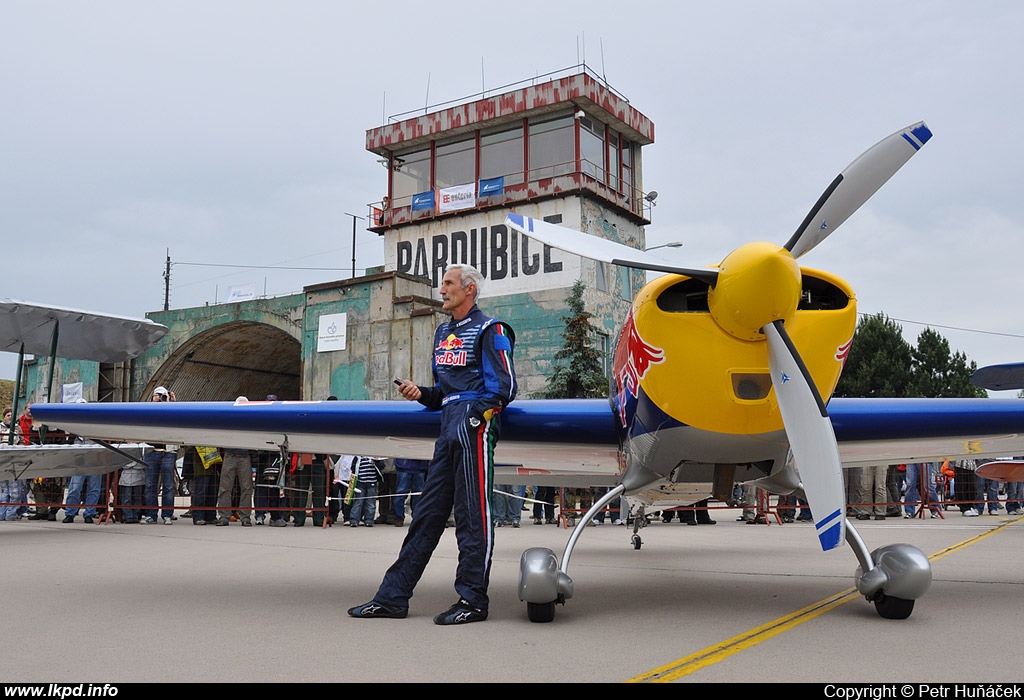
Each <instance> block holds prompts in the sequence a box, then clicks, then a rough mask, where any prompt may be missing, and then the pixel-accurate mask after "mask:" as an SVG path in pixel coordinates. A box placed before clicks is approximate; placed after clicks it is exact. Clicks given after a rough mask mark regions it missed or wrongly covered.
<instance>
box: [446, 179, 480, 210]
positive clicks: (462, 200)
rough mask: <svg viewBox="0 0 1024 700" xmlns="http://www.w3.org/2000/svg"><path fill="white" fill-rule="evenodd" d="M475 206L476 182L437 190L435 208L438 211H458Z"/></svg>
mask: <svg viewBox="0 0 1024 700" xmlns="http://www.w3.org/2000/svg"><path fill="white" fill-rule="evenodd" d="M475 206H476V183H475V182H471V183H469V184H468V185H456V186H455V187H446V188H444V189H443V190H438V197H437V210H438V211H439V212H445V211H458V210H459V209H469V208H470V207H475Z"/></svg>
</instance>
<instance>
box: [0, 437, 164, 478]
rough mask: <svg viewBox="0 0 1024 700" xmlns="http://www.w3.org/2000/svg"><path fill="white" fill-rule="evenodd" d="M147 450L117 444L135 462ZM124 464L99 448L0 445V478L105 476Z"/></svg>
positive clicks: (104, 449) (135, 445)
mask: <svg viewBox="0 0 1024 700" xmlns="http://www.w3.org/2000/svg"><path fill="white" fill-rule="evenodd" d="M147 447H148V445H142V444H132V445H117V449H119V450H120V451H122V452H124V453H126V454H128V455H131V456H133V457H135V458H137V459H142V455H143V454H144V453H145V450H146V448H147ZM128 461H129V460H128V459H126V458H125V457H122V456H119V455H118V454H117V453H115V452H112V451H111V450H109V449H107V448H106V447H103V446H102V445H90V444H84V445H82V444H79V445H3V446H0V479H38V478H46V477H60V476H91V475H93V474H106V473H108V472H112V471H114V470H115V469H119V468H121V467H122V466H124V465H125V464H126V463H127V462H128Z"/></svg>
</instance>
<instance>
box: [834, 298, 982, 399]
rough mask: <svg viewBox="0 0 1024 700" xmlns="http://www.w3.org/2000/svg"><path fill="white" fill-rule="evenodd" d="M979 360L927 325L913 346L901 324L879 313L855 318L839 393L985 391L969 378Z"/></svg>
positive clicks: (880, 394)
mask: <svg viewBox="0 0 1024 700" xmlns="http://www.w3.org/2000/svg"><path fill="white" fill-rule="evenodd" d="M977 367H978V365H977V363H976V362H973V361H968V359H967V356H966V355H965V354H963V353H962V352H959V351H957V352H955V353H952V354H951V353H950V351H949V341H947V340H946V339H945V338H944V337H942V335H941V334H939V333H937V332H936V331H934V330H932V329H931V328H925V329H924V330H923V331H922V332H921V334H920V335H919V336H918V337H917V345H916V346H912V345H911V344H910V343H908V342H907V341H906V340H904V338H903V328H902V327H901V326H900V325H899V324H898V323H896V322H894V321H892V320H891V319H889V318H888V317H886V316H885V315H883V314H881V313H879V314H876V315H874V316H865V317H864V318H862V319H861V320H860V322H859V323H858V324H857V332H856V333H854V336H853V346H852V347H851V348H850V356H849V358H847V360H846V366H845V367H844V368H843V374H842V376H841V377H840V378H839V384H838V385H837V386H836V390H835V395H836V396H858V397H908V396H916V397H923V398H938V397H975V396H977V397H984V396H987V395H988V394H987V392H986V391H985V390H984V389H979V388H978V387H976V386H974V385H973V384H971V374H972V373H973V372H974V370H975V369H977Z"/></svg>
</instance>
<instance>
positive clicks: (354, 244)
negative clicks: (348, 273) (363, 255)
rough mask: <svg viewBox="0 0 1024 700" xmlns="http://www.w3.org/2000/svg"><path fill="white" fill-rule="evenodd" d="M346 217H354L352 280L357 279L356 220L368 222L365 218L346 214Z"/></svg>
mask: <svg viewBox="0 0 1024 700" xmlns="http://www.w3.org/2000/svg"><path fill="white" fill-rule="evenodd" d="M345 216H351V217H352V279H355V278H356V219H359V220H361V221H366V217H365V216H356V215H355V214H349V213H348V212H345Z"/></svg>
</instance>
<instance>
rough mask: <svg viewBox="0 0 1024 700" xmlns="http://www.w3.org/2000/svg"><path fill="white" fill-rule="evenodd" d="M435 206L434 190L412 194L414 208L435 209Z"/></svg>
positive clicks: (414, 209)
mask: <svg viewBox="0 0 1024 700" xmlns="http://www.w3.org/2000/svg"><path fill="white" fill-rule="evenodd" d="M433 208H434V190H430V191H429V192H420V193H419V194H414V195H413V196H412V210H413V211H418V210H420V209H433Z"/></svg>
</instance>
